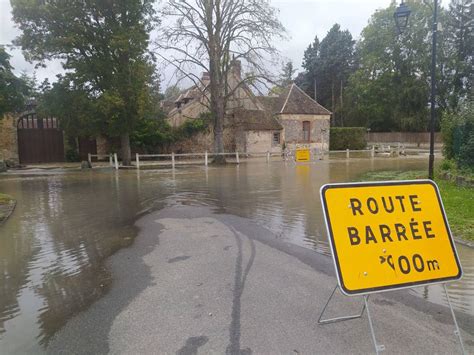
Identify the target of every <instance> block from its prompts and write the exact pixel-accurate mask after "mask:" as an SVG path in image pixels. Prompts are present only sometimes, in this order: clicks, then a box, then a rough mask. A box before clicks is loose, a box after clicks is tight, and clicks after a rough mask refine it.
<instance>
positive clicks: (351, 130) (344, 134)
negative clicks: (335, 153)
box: [329, 127, 367, 150]
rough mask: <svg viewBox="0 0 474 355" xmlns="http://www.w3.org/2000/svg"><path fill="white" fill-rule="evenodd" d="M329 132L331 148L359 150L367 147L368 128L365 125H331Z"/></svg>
mask: <svg viewBox="0 0 474 355" xmlns="http://www.w3.org/2000/svg"><path fill="white" fill-rule="evenodd" d="M329 132H330V137H329V149H330V150H343V149H353V150H359V149H365V148H366V147H367V130H366V128H365V127H331V129H330V131H329Z"/></svg>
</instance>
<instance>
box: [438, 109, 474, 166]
mask: <svg viewBox="0 0 474 355" xmlns="http://www.w3.org/2000/svg"><path fill="white" fill-rule="evenodd" d="M441 133H442V135H443V142H444V156H445V158H446V159H453V160H454V161H455V162H456V164H457V166H458V167H459V168H467V169H474V102H469V103H467V104H466V105H465V106H464V107H463V108H462V109H461V110H460V112H459V113H455V114H448V115H446V116H445V117H443V121H442V122H441Z"/></svg>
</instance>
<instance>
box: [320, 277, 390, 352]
mask: <svg viewBox="0 0 474 355" xmlns="http://www.w3.org/2000/svg"><path fill="white" fill-rule="evenodd" d="M338 288H339V285H336V287H334V290H332V293H331V296H329V299H328V300H327V302H326V304H325V305H324V308H323V310H322V311H321V314H320V315H319V319H318V324H329V323H336V322H342V321H346V320H351V319H357V318H361V317H362V315H363V314H364V311H365V310H366V309H367V318H368V319H369V326H370V333H371V334H372V341H373V343H374V347H375V353H376V354H379V353H380V352H381V351H383V350H385V345H382V344H377V339H376V338H375V332H374V326H373V324H372V318H371V316H370V310H369V295H364V305H363V306H362V310H361V311H360V313H359V314H354V315H349V316H342V317H336V318H326V319H323V314H324V311H325V310H326V308H327V307H328V305H329V303H330V302H331V299H332V297H333V296H334V293H335V292H336V290H337V289H338Z"/></svg>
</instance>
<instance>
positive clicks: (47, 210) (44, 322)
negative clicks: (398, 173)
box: [0, 158, 474, 353]
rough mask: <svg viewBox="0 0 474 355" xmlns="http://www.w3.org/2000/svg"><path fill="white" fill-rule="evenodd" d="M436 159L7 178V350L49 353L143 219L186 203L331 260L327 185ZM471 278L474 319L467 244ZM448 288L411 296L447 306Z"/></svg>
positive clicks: (0, 233) (1, 252)
mask: <svg viewBox="0 0 474 355" xmlns="http://www.w3.org/2000/svg"><path fill="white" fill-rule="evenodd" d="M426 163H427V159H419V158H400V159H351V160H345V159H344V160H343V159H340V160H338V159H333V160H326V161H319V162H315V163H312V164H308V165H298V166H295V165H294V164H292V163H284V162H271V163H270V164H267V163H265V162H248V163H243V164H241V165H240V166H236V165H229V166H226V167H222V168H213V167H209V168H205V167H200V166H195V167H186V168H180V169H176V170H175V171H172V170H148V171H147V170H143V171H139V172H137V171H133V170H131V171H120V172H116V171H111V170H94V171H74V172H67V173H64V172H59V171H41V172H28V173H23V174H22V175H3V176H1V177H0V191H1V192H4V193H7V194H10V195H12V196H13V197H14V198H15V199H16V200H17V202H18V203H17V207H16V210H15V212H14V213H13V215H12V216H11V217H10V219H9V220H8V221H7V222H6V223H5V224H4V225H3V226H0V352H2V353H3V352H7V353H9V352H31V351H41V349H42V348H43V346H44V345H46V344H47V343H48V341H49V339H50V338H51V336H52V335H54V333H55V332H56V331H57V330H58V329H60V328H61V327H62V326H63V325H64V324H65V323H66V322H67V320H68V319H70V318H71V317H72V316H73V315H75V314H77V313H78V312H80V311H81V310H83V309H85V308H87V307H88V306H89V305H90V304H91V303H92V302H94V301H95V300H97V299H98V298H99V297H101V295H103V294H104V293H105V292H107V290H108V289H109V287H110V285H111V283H112V282H113V278H112V276H113V275H111V274H110V273H109V271H108V270H107V268H106V266H105V260H106V259H107V257H109V256H110V255H112V254H113V253H114V252H115V251H117V250H118V249H120V248H122V247H126V246H128V245H130V244H131V243H132V242H133V238H134V237H135V236H136V235H137V230H136V228H135V227H134V222H135V221H136V219H137V218H138V217H139V216H140V215H141V214H143V213H146V212H147V211H150V210H158V209H161V208H163V207H164V206H170V205H176V204H189V205H205V206H209V207H211V208H212V209H213V210H214V211H215V212H216V213H228V214H235V215H238V216H241V217H246V218H249V219H252V220H254V221H257V222H258V223H260V224H261V225H263V226H265V227H266V228H268V229H270V230H272V231H273V232H275V233H276V234H277V235H278V237H279V238H281V239H283V240H287V241H289V242H291V243H294V244H297V245H300V246H303V247H306V248H311V249H314V250H315V251H317V252H321V253H325V254H329V247H328V243H327V238H326V230H325V226H324V222H323V216H322V211H321V203H320V199H319V188H320V187H321V185H323V184H324V183H327V182H344V181H351V180H354V179H357V178H358V177H359V176H360V175H361V174H362V173H364V172H366V171H369V170H411V169H425V168H426ZM458 252H459V254H460V258H461V264H462V266H463V269H464V277H463V279H462V280H461V281H459V282H456V283H452V284H450V285H449V290H450V296H452V297H451V298H452V301H453V304H454V307H455V308H456V309H457V310H458V311H461V312H464V313H467V314H470V315H474V249H472V248H468V247H464V246H462V245H458ZM441 291H442V288H441V287H440V286H436V285H434V286H428V287H420V288H416V289H413V290H410V291H409V292H412V293H414V294H417V295H419V296H420V297H425V298H427V299H428V300H430V301H433V302H436V303H440V304H446V299H445V295H444V294H443V293H442V292H441Z"/></svg>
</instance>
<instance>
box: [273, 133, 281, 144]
mask: <svg viewBox="0 0 474 355" xmlns="http://www.w3.org/2000/svg"><path fill="white" fill-rule="evenodd" d="M279 144H280V132H274V133H273V145H279Z"/></svg>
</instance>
